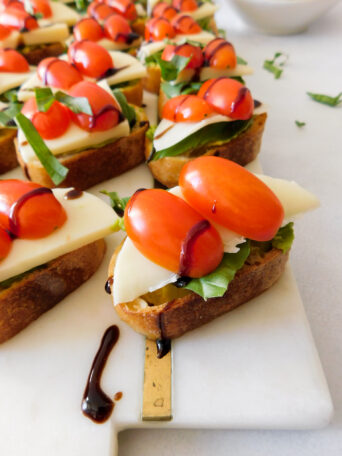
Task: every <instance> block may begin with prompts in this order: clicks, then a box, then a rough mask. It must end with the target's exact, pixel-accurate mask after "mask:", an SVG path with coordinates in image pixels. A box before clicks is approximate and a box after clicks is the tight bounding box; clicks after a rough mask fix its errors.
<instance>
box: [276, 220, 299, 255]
mask: <svg viewBox="0 0 342 456" xmlns="http://www.w3.org/2000/svg"><path fill="white" fill-rule="evenodd" d="M293 240H294V231H293V222H290V223H288V224H287V225H285V226H282V227H281V228H279V230H278V233H277V234H276V235H275V236H274V238H273V239H272V247H274V248H276V249H280V250H282V251H283V253H286V252H288V251H289V250H290V248H291V245H292V242H293Z"/></svg>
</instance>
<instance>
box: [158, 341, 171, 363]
mask: <svg viewBox="0 0 342 456" xmlns="http://www.w3.org/2000/svg"><path fill="white" fill-rule="evenodd" d="M156 345H157V358H159V359H161V358H163V357H164V356H165V355H167V354H168V353H169V351H170V350H171V340H170V339H157V340H156Z"/></svg>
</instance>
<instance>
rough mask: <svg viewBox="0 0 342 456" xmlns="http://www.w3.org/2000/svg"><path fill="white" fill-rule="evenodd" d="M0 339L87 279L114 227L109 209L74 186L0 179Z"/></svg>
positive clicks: (95, 268) (39, 313)
mask: <svg viewBox="0 0 342 456" xmlns="http://www.w3.org/2000/svg"><path fill="white" fill-rule="evenodd" d="M0 201H1V209H0V254H1V261H0V343H2V342H5V341H6V340H8V339H9V338H11V337H13V336H15V335H16V334H17V333H18V332H19V331H21V330H22V329H24V328H25V327H26V326H27V325H29V324H30V323H31V322H32V321H34V320H36V319H37V318H38V317H39V316H40V315H41V314H42V313H43V312H46V311H47V310H49V309H50V308H51V307H53V306H55V305H56V304H57V303H58V302H59V301H61V300H62V299H63V298H64V297H65V296H67V295H68V294H69V293H71V292H72V291H74V290H75V289H76V288H78V287H79V286H80V285H81V284H82V283H84V282H85V281H86V280H88V279H89V278H90V277H91V276H92V275H93V273H94V272H95V271H96V270H97V268H98V267H99V265H100V263H101V261H102V259H103V256H104V253H105V249H106V244H105V241H104V240H103V238H104V237H105V236H106V235H108V234H110V233H111V232H112V225H113V222H114V219H115V216H114V217H113V211H112V209H111V208H110V207H109V206H108V205H106V204H105V203H104V202H103V201H101V200H100V199H98V198H96V197H95V196H93V195H91V194H87V193H83V192H81V191H76V190H74V189H70V188H69V189H54V190H51V189H48V188H46V187H42V186H40V185H38V184H34V183H32V182H23V181H19V180H13V179H12V180H2V181H1V182H0Z"/></svg>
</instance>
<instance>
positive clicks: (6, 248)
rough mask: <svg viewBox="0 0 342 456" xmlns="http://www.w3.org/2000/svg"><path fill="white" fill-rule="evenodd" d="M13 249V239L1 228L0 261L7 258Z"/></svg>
mask: <svg viewBox="0 0 342 456" xmlns="http://www.w3.org/2000/svg"><path fill="white" fill-rule="evenodd" d="M11 247H12V239H11V238H10V236H9V234H8V233H7V231H5V230H4V229H3V228H0V261H1V260H3V259H4V258H6V257H7V255H8V254H9V252H10V250H11Z"/></svg>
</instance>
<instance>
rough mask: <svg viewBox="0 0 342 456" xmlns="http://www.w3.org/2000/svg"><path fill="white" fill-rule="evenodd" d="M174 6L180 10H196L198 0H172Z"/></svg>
mask: <svg viewBox="0 0 342 456" xmlns="http://www.w3.org/2000/svg"><path fill="white" fill-rule="evenodd" d="M172 6H173V7H174V8H177V9H178V11H195V10H196V9H197V8H198V5H197V2H196V0H172Z"/></svg>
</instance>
